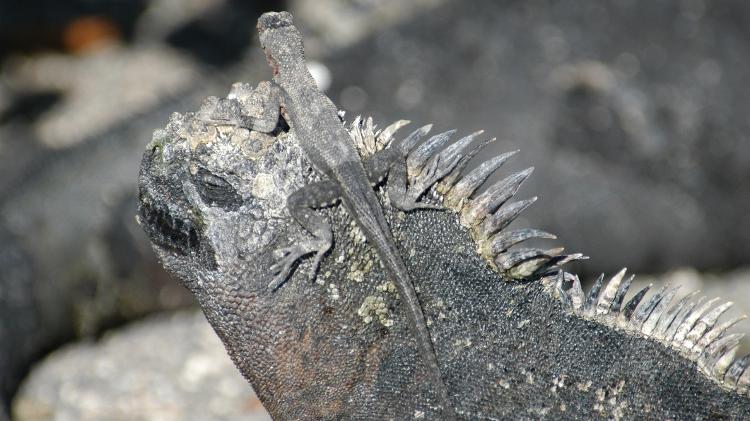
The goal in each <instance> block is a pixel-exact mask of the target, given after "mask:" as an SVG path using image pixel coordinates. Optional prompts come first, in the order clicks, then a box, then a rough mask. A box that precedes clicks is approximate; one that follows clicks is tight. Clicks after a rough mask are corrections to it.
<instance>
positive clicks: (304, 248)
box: [268, 180, 341, 289]
mask: <svg viewBox="0 0 750 421" xmlns="http://www.w3.org/2000/svg"><path fill="white" fill-rule="evenodd" d="M340 197H341V194H340V189H339V187H338V185H336V183H335V182H333V181H330V180H324V181H318V182H315V183H311V184H308V185H306V186H304V187H302V188H300V189H299V190H297V191H295V192H294V193H292V194H291V195H289V197H288V198H287V209H288V210H289V213H290V214H291V215H292V217H293V218H294V219H295V220H296V221H297V222H298V223H299V224H300V225H302V227H303V228H304V229H305V230H306V231H307V232H309V233H310V234H312V236H313V238H312V239H309V240H305V241H300V242H297V243H296V244H294V245H291V246H289V247H284V248H282V249H278V250H276V254H277V255H278V256H279V260H278V261H277V262H276V263H275V264H274V265H273V266H271V272H272V273H273V274H274V275H275V276H274V279H273V281H271V283H269V284H268V288H270V289H276V288H278V287H280V286H281V285H282V284H283V283H284V282H285V281H286V280H287V278H288V277H289V275H290V274H291V272H292V266H293V265H294V264H295V263H296V262H297V261H298V260H299V259H301V258H302V257H304V256H306V255H308V254H310V253H315V260H314V261H313V265H312V267H311V268H310V278H313V277H314V276H315V272H316V271H317V269H318V265H319V264H320V261H321V260H322V259H323V256H324V255H325V253H326V252H327V251H328V250H329V249H330V248H331V245H332V244H333V234H332V232H331V225H330V224H329V223H328V222H326V220H325V219H324V218H323V217H322V216H321V215H320V214H319V213H318V212H317V209H321V208H324V207H328V206H332V205H335V204H336V203H338V202H339V200H340Z"/></svg>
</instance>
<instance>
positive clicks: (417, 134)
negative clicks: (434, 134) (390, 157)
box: [394, 124, 432, 156]
mask: <svg viewBox="0 0 750 421" xmlns="http://www.w3.org/2000/svg"><path fill="white" fill-rule="evenodd" d="M430 130H432V124H428V125H426V126H422V127H420V128H418V129H417V130H414V131H413V132H411V134H410V135H409V136H406V138H404V139H403V140H401V141H400V142H397V143H395V144H394V147H396V148H398V150H399V151H400V152H401V156H408V155H409V153H410V152H411V150H412V149H414V146H416V145H417V143H418V142H419V140H420V139H421V138H422V137H424V136H425V135H426V134H427V133H429V132H430Z"/></svg>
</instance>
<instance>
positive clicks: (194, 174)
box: [137, 82, 304, 291]
mask: <svg viewBox="0 0 750 421" xmlns="http://www.w3.org/2000/svg"><path fill="white" fill-rule="evenodd" d="M268 91H269V84H268V83H267V82H266V83H261V84H260V85H259V86H258V88H256V89H252V88H251V87H250V86H249V85H247V84H236V85H235V86H233V89H232V92H231V93H230V97H231V98H223V99H217V98H209V99H208V100H206V101H205V102H204V104H203V106H202V107H201V110H200V111H198V112H197V113H185V114H177V113H175V114H173V115H172V117H171V119H170V122H169V124H168V125H167V126H166V127H165V128H164V129H160V130H157V131H156V132H155V133H154V136H153V139H152V141H151V143H150V144H149V146H148V147H147V149H146V152H145V153H144V155H143V160H142V162H141V170H140V175H139V206H138V215H137V219H138V222H139V223H140V225H141V226H142V227H143V229H144V230H145V231H146V234H147V235H148V236H149V238H150V240H151V243H152V245H153V247H154V249H155V251H156V253H157V254H158V255H159V257H160V258H161V260H162V263H163V264H164V265H165V266H166V267H167V268H168V269H169V270H170V271H172V272H174V273H177V274H178V275H182V274H183V273H194V274H198V278H195V277H194V278H192V279H191V278H189V277H187V276H180V278H181V279H182V280H183V281H184V284H185V285H186V286H187V287H188V289H190V290H192V291H195V290H196V289H195V285H196V284H199V283H203V284H204V285H205V284H207V283H208V282H213V281H212V280H213V279H217V278H220V277H223V276H228V275H226V274H227V273H230V272H232V271H233V270H234V269H235V267H237V266H238V264H236V263H237V260H236V256H238V255H241V256H244V257H243V260H244V259H246V260H248V261H249V262H250V263H244V262H243V264H242V265H243V270H244V271H248V270H249V271H250V272H255V271H256V270H257V273H255V276H256V277H257V278H258V279H259V283H258V288H259V289H260V288H263V289H265V286H266V285H267V283H268V281H267V280H266V279H265V278H266V277H267V275H268V274H267V272H268V269H267V268H268V267H269V266H270V265H271V264H272V263H273V258H272V256H271V251H272V250H274V248H275V247H274V246H273V244H272V243H273V242H274V241H276V240H277V238H279V237H282V238H283V237H284V236H283V235H281V234H279V233H278V227H279V226H281V225H282V224H281V223H280V221H282V220H284V218H286V214H285V213H284V212H285V211H284V209H285V203H286V197H287V196H288V195H290V194H291V192H293V191H294V190H295V189H296V188H298V186H299V185H302V184H304V181H303V180H302V178H301V177H302V175H301V174H298V175H296V176H295V174H292V173H291V172H289V171H287V170H285V169H286V168H289V167H290V166H293V165H295V163H297V162H299V159H300V156H301V153H302V152H301V151H300V150H299V148H296V147H295V145H296V143H295V142H294V141H293V140H292V139H289V140H287V136H288V134H287V133H284V132H279V133H278V134H273V135H271V134H266V133H261V132H256V131H250V130H247V129H245V128H241V127H238V126H235V125H232V124H226V125H217V124H216V123H215V122H214V120H215V118H214V119H211V117H212V116H214V117H215V116H216V115H217V110H219V111H221V110H224V111H227V112H235V111H236V112H237V113H238V114H237V115H234V114H232V115H226V116H225V115H223V114H221V115H222V116H223V118H226V119H227V120H229V121H240V120H242V119H244V118H247V115H254V114H256V113H257V110H255V109H254V108H253V107H258V106H260V105H259V102H258V101H257V99H258V97H259V96H260V97H262V96H264V95H267V94H268Z"/></svg>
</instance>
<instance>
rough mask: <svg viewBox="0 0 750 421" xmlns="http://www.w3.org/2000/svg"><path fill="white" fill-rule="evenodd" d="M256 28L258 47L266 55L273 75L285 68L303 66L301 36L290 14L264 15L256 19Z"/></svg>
mask: <svg viewBox="0 0 750 421" xmlns="http://www.w3.org/2000/svg"><path fill="white" fill-rule="evenodd" d="M257 28H258V35H259V37H260V45H261V47H263V51H264V52H265V53H266V59H267V60H268V63H269V64H270V65H271V67H272V68H273V69H274V75H276V74H278V73H279V72H280V71H281V70H282V69H283V68H285V67H288V66H292V65H297V64H302V65H304V47H303V46H302V35H300V33H299V31H298V30H297V28H295V26H294V24H293V18H292V14H291V13H289V12H268V13H264V14H263V15H261V17H260V18H258V25H257Z"/></svg>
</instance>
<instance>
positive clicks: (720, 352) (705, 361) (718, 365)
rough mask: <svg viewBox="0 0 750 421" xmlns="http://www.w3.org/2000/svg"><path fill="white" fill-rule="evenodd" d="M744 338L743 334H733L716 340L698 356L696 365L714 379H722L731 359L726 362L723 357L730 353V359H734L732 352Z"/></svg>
mask: <svg viewBox="0 0 750 421" xmlns="http://www.w3.org/2000/svg"><path fill="white" fill-rule="evenodd" d="M744 336H745V334H744V333H733V334H731V335H726V336H723V337H721V338H719V339H717V340H716V341H714V343H712V344H711V345H710V346H708V347H707V348H706V349H705V350H704V351H703V352H702V353H701V354H700V357H699V359H698V365H699V366H700V367H701V368H702V369H704V370H705V371H706V372H708V373H711V374H713V375H714V376H715V378H717V379H721V378H723V377H724V373H725V372H726V369H727V368H728V367H729V363H730V362H731V359H729V362H727V361H726V360H725V359H724V358H723V357H725V356H726V355H727V353H730V352H731V353H732V355H731V358H734V351H735V350H736V348H737V346H738V345H739V343H740V339H742V338H743V337H744ZM719 372H720V375H719Z"/></svg>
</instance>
